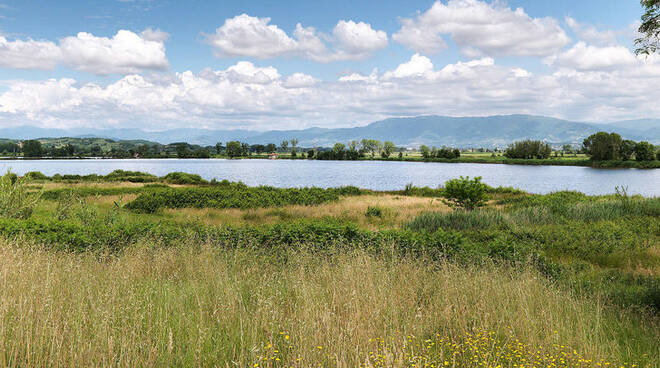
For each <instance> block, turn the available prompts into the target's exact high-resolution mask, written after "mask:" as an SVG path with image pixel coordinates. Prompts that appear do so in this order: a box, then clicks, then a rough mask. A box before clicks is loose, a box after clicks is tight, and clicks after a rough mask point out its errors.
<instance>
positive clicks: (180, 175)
mask: <svg viewBox="0 0 660 368" xmlns="http://www.w3.org/2000/svg"><path fill="white" fill-rule="evenodd" d="M163 181H164V182H166V183H169V184H179V185H186V184H208V183H209V182H208V181H206V180H204V179H202V177H201V176H199V175H195V174H188V173H184V172H171V173H169V174H167V175H165V176H163Z"/></svg>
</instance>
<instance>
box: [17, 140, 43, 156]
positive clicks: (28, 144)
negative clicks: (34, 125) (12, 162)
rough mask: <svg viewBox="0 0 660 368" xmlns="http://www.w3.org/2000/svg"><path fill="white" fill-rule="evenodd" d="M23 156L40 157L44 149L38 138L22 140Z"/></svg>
mask: <svg viewBox="0 0 660 368" xmlns="http://www.w3.org/2000/svg"><path fill="white" fill-rule="evenodd" d="M22 149H23V157H42V156H43V155H44V149H43V147H42V145H41V142H39V141H38V140H34V139H31V140H28V141H25V142H23V148H22Z"/></svg>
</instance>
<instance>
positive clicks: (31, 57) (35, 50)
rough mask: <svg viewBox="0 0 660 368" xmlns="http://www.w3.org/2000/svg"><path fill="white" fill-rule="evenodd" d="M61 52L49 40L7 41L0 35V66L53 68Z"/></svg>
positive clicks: (60, 57) (60, 56)
mask: <svg viewBox="0 0 660 368" xmlns="http://www.w3.org/2000/svg"><path fill="white" fill-rule="evenodd" d="M61 59H62V52H61V50H60V48H59V47H57V45H55V44H54V43H53V42H50V41H36V40H32V39H28V40H26V41H22V40H15V41H9V40H7V39H6V38H5V37H3V36H0V66H2V67H4V68H14V69H53V68H55V65H57V63H58V62H59V61H60V60H61Z"/></svg>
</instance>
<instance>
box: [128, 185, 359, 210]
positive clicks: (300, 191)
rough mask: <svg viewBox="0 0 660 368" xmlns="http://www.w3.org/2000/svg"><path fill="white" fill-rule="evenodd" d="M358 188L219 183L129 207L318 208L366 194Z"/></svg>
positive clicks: (149, 197)
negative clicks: (291, 206) (251, 185)
mask: <svg viewBox="0 0 660 368" xmlns="http://www.w3.org/2000/svg"><path fill="white" fill-rule="evenodd" d="M363 192H364V191H362V190H361V189H359V188H356V187H350V186H349V187H341V188H329V189H322V188H286V189H282V188H274V187H268V186H260V187H248V186H247V185H245V184H243V183H229V184H223V183H221V184H219V185H214V186H209V187H203V188H170V189H162V190H159V189H155V190H152V191H149V192H144V193H142V194H141V195H140V196H138V197H137V198H136V199H135V200H133V201H132V202H130V203H128V204H127V205H126V208H128V209H131V210H134V211H137V212H144V213H153V212H155V211H157V210H158V209H160V208H186V207H188V208H191V207H192V208H243V209H247V208H265V207H277V206H285V205H296V204H298V205H306V206H311V205H317V204H321V203H325V202H330V201H335V200H337V199H339V196H342V195H359V194H361V193H363Z"/></svg>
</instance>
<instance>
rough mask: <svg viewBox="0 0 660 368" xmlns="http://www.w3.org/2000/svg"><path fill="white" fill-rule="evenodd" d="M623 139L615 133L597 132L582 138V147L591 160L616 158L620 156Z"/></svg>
mask: <svg viewBox="0 0 660 368" xmlns="http://www.w3.org/2000/svg"><path fill="white" fill-rule="evenodd" d="M623 146H624V144H623V139H621V136H620V135H618V134H616V133H607V132H598V133H595V134H592V135H590V136H589V137H587V138H585V139H584V142H583V143H582V149H583V150H584V152H585V153H586V154H588V155H589V156H591V159H592V160H596V161H607V160H618V159H619V158H620V156H621V154H620V152H621V147H623Z"/></svg>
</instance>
